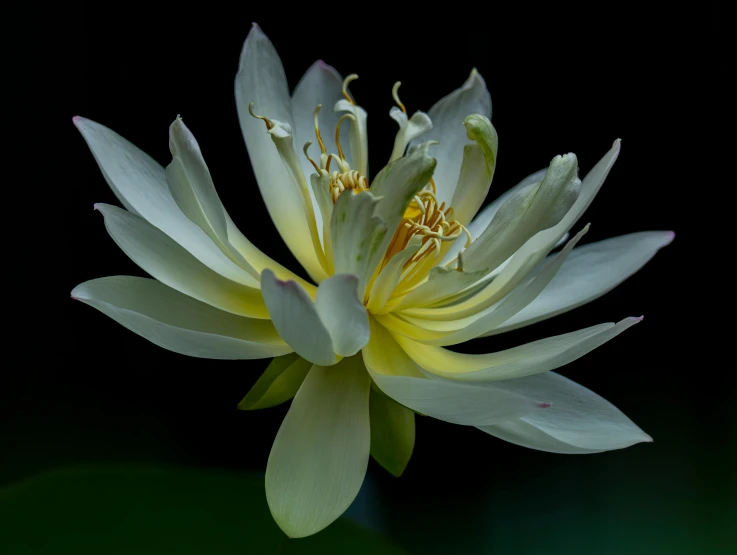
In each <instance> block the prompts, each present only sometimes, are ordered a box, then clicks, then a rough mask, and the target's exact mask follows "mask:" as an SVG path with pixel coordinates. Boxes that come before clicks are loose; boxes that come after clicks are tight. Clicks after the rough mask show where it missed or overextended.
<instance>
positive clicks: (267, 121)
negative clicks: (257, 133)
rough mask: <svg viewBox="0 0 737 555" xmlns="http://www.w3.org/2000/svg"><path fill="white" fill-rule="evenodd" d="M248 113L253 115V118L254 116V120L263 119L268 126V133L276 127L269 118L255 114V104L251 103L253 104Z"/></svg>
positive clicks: (250, 105)
mask: <svg viewBox="0 0 737 555" xmlns="http://www.w3.org/2000/svg"><path fill="white" fill-rule="evenodd" d="M248 113H249V114H251V115H252V116H253V117H254V118H256V119H261V120H264V123H265V124H266V130H267V131H271V128H272V127H274V124H273V123H271V121H270V120H269V118H267V117H265V116H259V115H258V114H256V113H255V112H254V111H253V102H251V103H250V104H249V105H248Z"/></svg>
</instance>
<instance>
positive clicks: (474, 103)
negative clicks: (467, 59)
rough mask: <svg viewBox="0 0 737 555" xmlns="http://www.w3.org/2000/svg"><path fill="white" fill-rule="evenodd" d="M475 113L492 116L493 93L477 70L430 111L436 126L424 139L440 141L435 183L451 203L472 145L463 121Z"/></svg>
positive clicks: (429, 113) (444, 199)
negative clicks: (467, 150)
mask: <svg viewBox="0 0 737 555" xmlns="http://www.w3.org/2000/svg"><path fill="white" fill-rule="evenodd" d="M471 114H481V115H482V116H485V117H487V118H489V119H491V96H490V95H489V91H488V90H486V83H485V82H484V80H483V78H482V77H481V75H479V73H478V72H477V71H476V70H475V69H474V70H473V71H472V72H471V75H470V76H469V77H468V79H467V80H466V82H465V83H464V84H463V86H462V87H461V88H460V89H456V90H455V91H453V92H452V93H450V94H449V95H448V96H446V97H445V98H443V99H441V100H439V101H438V102H437V103H436V104H435V105H434V106H433V107H432V108H430V111H429V112H428V115H429V116H430V119H431V120H432V125H433V127H432V129H431V130H430V131H428V132H427V133H425V134H424V135H423V136H422V140H423V141H438V142H439V144H438V148H437V150H436V151H435V152H434V154H435V156H436V158H437V160H438V168H437V171H436V172H435V183H436V185H437V189H438V195H437V196H438V201H439V202H442V201H445V202H446V203H450V201H451V199H452V198H453V192H454V190H455V187H456V184H457V182H458V176H459V174H460V171H461V163H462V161H463V147H464V146H465V145H466V144H468V138H467V137H466V129H465V128H464V127H463V120H464V119H465V118H466V116H469V115H471Z"/></svg>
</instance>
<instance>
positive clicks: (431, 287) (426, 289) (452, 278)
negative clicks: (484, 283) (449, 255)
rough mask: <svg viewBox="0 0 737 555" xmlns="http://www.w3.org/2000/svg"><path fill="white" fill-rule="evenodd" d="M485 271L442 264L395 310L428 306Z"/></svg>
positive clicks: (474, 281) (467, 285)
mask: <svg viewBox="0 0 737 555" xmlns="http://www.w3.org/2000/svg"><path fill="white" fill-rule="evenodd" d="M461 240H462V238H461V239H459V241H461ZM487 273H488V272H487V271H486V270H485V269H483V270H476V271H475V272H465V271H458V270H451V269H447V268H443V267H442V266H438V267H436V268H433V269H432V270H431V271H430V275H429V277H428V280H427V281H426V282H425V283H423V284H422V285H420V286H419V287H417V288H416V289H414V290H413V291H412V292H411V293H410V294H409V295H407V296H406V297H404V299H402V302H401V303H399V305H398V306H397V310H403V309H406V308H412V307H421V306H428V305H431V304H433V303H435V302H438V301H441V300H443V299H445V298H446V297H450V296H451V295H454V294H456V293H458V292H459V291H462V290H463V289H465V288H467V287H469V286H470V285H473V284H474V283H476V282H477V281H478V280H479V279H481V278H482V277H484V275H486V274H487Z"/></svg>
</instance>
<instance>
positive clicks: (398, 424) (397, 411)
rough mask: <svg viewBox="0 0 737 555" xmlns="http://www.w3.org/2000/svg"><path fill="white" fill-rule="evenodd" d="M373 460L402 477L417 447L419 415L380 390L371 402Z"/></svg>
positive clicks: (372, 391) (374, 389)
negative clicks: (417, 417)
mask: <svg viewBox="0 0 737 555" xmlns="http://www.w3.org/2000/svg"><path fill="white" fill-rule="evenodd" d="M369 407H370V414H371V456H372V457H373V458H374V459H375V460H376V462H378V463H379V464H380V465H381V466H383V467H384V468H385V469H386V470H388V471H389V472H390V473H391V474H393V475H394V476H397V477H399V476H401V475H402V473H403V472H404V469H405V468H407V463H409V459H410V458H411V457H412V450H413V449H414V446H415V413H414V412H412V411H411V410H409V409H408V408H406V407H403V406H402V405H400V404H399V403H397V402H396V401H395V400H394V399H392V398H391V397H388V396H387V395H385V394H384V393H382V392H381V391H379V390H378V389H376V388H372V389H371V396H370V398H369Z"/></svg>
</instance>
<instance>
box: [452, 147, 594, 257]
mask: <svg viewBox="0 0 737 555" xmlns="http://www.w3.org/2000/svg"><path fill="white" fill-rule="evenodd" d="M577 173H578V162H577V160H576V156H575V155H574V154H566V155H564V156H556V157H555V158H554V159H553V160H552V162H551V163H550V167H549V168H548V171H547V173H546V174H545V178H544V179H543V180H542V181H541V182H540V183H539V184H531V185H528V186H527V187H525V188H523V189H521V190H520V191H518V192H517V193H515V194H513V195H511V196H510V197H509V198H508V199H507V200H506V201H505V202H504V203H503V204H502V206H501V207H500V208H499V211H498V212H497V213H496V215H495V216H494V219H493V220H492V221H491V223H490V224H489V227H487V228H486V230H485V231H484V232H483V233H482V234H481V236H480V237H479V238H478V239H476V241H474V242H473V243H472V244H471V246H470V247H468V248H467V249H466V250H465V251H464V253H463V255H464V256H463V261H464V267H465V268H466V269H467V270H469V271H472V270H480V269H482V268H488V269H489V270H494V269H495V268H496V267H497V266H499V265H500V264H501V263H502V262H504V261H505V260H506V259H507V258H509V257H510V256H511V255H512V254H514V253H515V251H517V249H519V248H520V247H521V246H522V245H523V244H525V243H526V242H527V240H528V239H529V238H530V237H532V236H533V235H536V234H537V233H538V232H540V231H542V230H545V229H548V228H551V227H553V226H555V225H556V224H558V223H559V222H560V221H561V219H562V218H563V217H564V216H565V215H566V213H567V212H568V210H569V209H570V208H571V206H573V203H574V202H575V201H576V198H577V196H578V192H579V189H580V186H581V182H580V180H579V179H578V176H577ZM561 235H562V234H561ZM557 240H558V239H556V242H557ZM551 248H552V247H551Z"/></svg>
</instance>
